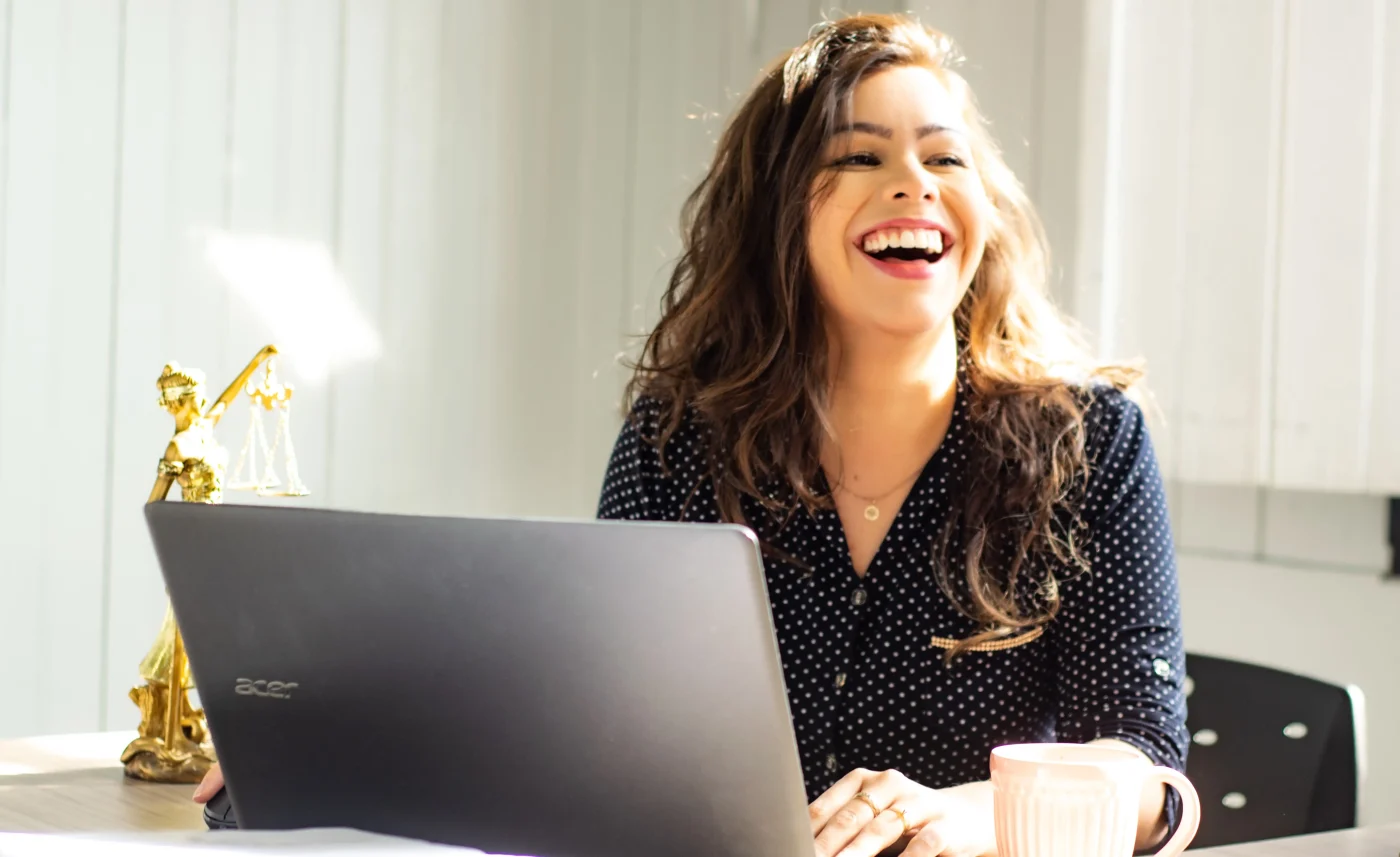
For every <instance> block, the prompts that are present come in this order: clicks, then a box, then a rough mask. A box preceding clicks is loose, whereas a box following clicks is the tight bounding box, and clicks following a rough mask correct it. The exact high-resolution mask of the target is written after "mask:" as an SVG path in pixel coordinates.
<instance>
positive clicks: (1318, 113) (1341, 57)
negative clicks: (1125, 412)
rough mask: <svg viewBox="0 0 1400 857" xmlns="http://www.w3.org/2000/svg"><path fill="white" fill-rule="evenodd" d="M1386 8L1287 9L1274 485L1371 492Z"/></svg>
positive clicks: (1335, 1)
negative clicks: (1376, 194)
mask: <svg viewBox="0 0 1400 857" xmlns="http://www.w3.org/2000/svg"><path fill="white" fill-rule="evenodd" d="M1383 3H1384V0H1328V2H1326V3H1318V2H1308V0H1294V2H1293V3H1292V4H1291V7H1290V16H1289V18H1290V20H1289V25H1290V26H1289V58H1288V76H1287V95H1286V98H1287V102H1286V106H1285V111H1284V117H1285V118H1284V167H1283V169H1284V177H1283V200H1282V207H1281V218H1282V220H1281V225H1280V229H1281V232H1280V253H1279V255H1280V261H1279V274H1278V276H1279V286H1278V289H1279V292H1278V336H1277V340H1276V348H1275V352H1274V367H1273V374H1274V449H1273V454H1274V462H1273V479H1272V482H1273V484H1275V485H1277V486H1279V487H1284V488H1298V489H1329V490H1341V491H1346V490H1351V491H1360V490H1364V489H1365V488H1366V487H1367V476H1366V455H1367V449H1368V443H1367V435H1368V433H1369V430H1370V427H1371V414H1370V410H1369V404H1370V381H1371V369H1372V360H1373V359H1374V356H1373V351H1372V343H1373V336H1374V312H1375V306H1374V299H1373V294H1374V287H1375V276H1376V272H1375V267H1374V263H1375V258H1376V255H1375V253H1376V241H1375V239H1376V231H1375V227H1376V223H1375V215H1376V209H1375V207H1374V204H1373V188H1374V186H1375V182H1376V180H1377V179H1378V175H1377V170H1376V167H1377V155H1378V146H1376V145H1375V136H1374V135H1375V133H1376V131H1377V124H1376V123H1377V119H1378V116H1377V110H1376V107H1377V105H1378V104H1379V100H1378V95H1379V86H1380V78H1379V75H1378V74H1377V71H1378V69H1380V68H1381V67H1382V66H1381V64H1380V62H1379V60H1380V55H1379V51H1380V49H1381V45H1380V44H1379V40H1378V39H1377V37H1376V36H1377V33H1378V29H1377V28H1378V27H1380V25H1381V24H1382V23H1383V20H1382V13H1381V9H1382V7H1383Z"/></svg>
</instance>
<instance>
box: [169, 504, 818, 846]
mask: <svg viewBox="0 0 1400 857" xmlns="http://www.w3.org/2000/svg"><path fill="white" fill-rule="evenodd" d="M146 520H147V525H148V527H149V529H150V533H151V536H152V539H153V541H154V544H155V548H156V554H157V556H158V558H159V561H160V568H161V573H162V575H163V576H164V578H165V582H166V585H167V589H168V591H169V593H170V598H171V603H172V605H173V607H174V610H175V613H176V616H177V617H178V619H179V622H180V626H181V629H182V631H183V633H184V637H185V645H186V649H187V651H188V653H189V657H190V666H191V669H192V671H193V673H194V677H195V683H196V685H197V687H198V691H199V698H200V702H201V704H202V705H203V707H204V710H205V713H206V716H207V717H208V721H209V727H210V732H211V734H212V737H213V741H214V745H215V749H216V751H217V752H218V755H219V758H220V759H221V762H222V765H223V769H224V775H225V780H226V782H227V786H228V793H229V796H230V798H231V799H232V801H233V808H234V811H235V813H236V815H237V818H238V823H239V826H240V827H241V828H244V829H263V830H277V829H296V828H311V827H351V828H356V829H360V830H365V831H370V832H375V833H383V834H388V835H395V836H407V837H413V838H416V839H423V840H427V841H429V842H438V843H444V844H453V845H466V846H471V847H473V848H478V849H481V850H483V851H486V852H492V853H506V854H523V855H534V857H656V855H660V854H665V855H675V857H683V855H692V854H693V855H706V857H728V855H734V857H738V855H744V857H751V855H755V854H763V855H766V857H788V855H791V857H811V855H812V853H813V847H812V837H811V832H810V828H809V826H808V821H807V813H806V793H805V791H804V788H803V782H802V775H801V769H800V766H799V763H798V756H797V747H796V742H795V738H794V735H793V732H792V725H791V721H790V719H789V714H788V707H787V699H786V695H785V693H784V688H783V677H782V668H781V664H780V661H779V657H778V651H777V646H776V641H775V637H774V634H773V629H772V624H771V618H770V614H769V608H768V601H767V594H766V590H765V583H764V576H763V569H762V563H761V559H760V554H759V551H758V547H757V544H756V543H755V541H754V538H753V536H752V534H751V533H750V532H749V531H748V530H746V529H744V528H742V527H734V526H727V525H697V524H663V523H624V522H616V521H552V520H506V519H481V518H448V517H426V516H407V515H387V514H370V513H364V512H350V511H332V510H323V509H308V508H271V507H265V506H241V505H205V504H198V503H175V502H169V503H154V504H150V505H148V506H146Z"/></svg>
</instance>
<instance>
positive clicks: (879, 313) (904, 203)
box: [807, 66, 992, 336]
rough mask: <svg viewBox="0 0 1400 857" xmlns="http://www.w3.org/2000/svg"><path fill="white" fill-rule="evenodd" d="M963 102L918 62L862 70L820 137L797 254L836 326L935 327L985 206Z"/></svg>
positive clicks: (959, 281)
mask: <svg viewBox="0 0 1400 857" xmlns="http://www.w3.org/2000/svg"><path fill="white" fill-rule="evenodd" d="M962 106H963V105H962V104H961V103H960V101H959V99H958V98H957V97H956V96H955V95H953V94H952V93H950V92H949V91H948V89H947V88H946V87H945V86H944V85H943V83H942V82H941V81H940V80H939V79H938V77H937V76H936V75H935V74H934V73H933V72H932V71H930V70H929V69H927V68H923V67H921V66H899V67H895V68H890V69H885V70H883V71H880V72H878V73H877V74H875V75H873V76H870V77H867V78H866V79H865V80H863V81H861V83H860V84H858V85H857V87H856V90H855V92H854V94H853V99H852V109H851V121H850V123H849V125H847V126H845V127H844V128H843V129H842V130H840V131H839V132H838V133H837V134H836V135H835V136H834V137H833V138H832V139H831V140H830V141H828V143H827V147H826V150H825V151H824V152H823V154H822V163H823V164H824V169H823V176H822V179H826V180H829V181H830V182H831V183H830V185H829V186H828V188H829V191H828V195H827V196H825V197H824V198H822V199H820V200H819V201H816V202H814V204H813V208H812V212H811V218H810V225H809V228H808V233H807V253H808V256H809V258H810V260H811V264H812V271H813V274H814V276H815V278H816V285H817V289H818V291H819V293H820V295H821V298H822V301H823V303H824V305H825V308H826V311H827V313H828V314H829V317H830V319H829V320H830V321H834V322H835V323H836V325H837V328H838V330H841V331H844V332H847V333H853V332H857V331H878V332H883V333H887V334H894V335H903V336H909V335H918V334H921V333H927V332H930V331H933V330H937V329H940V328H941V327H942V325H943V324H944V322H946V321H947V320H948V318H949V317H951V315H952V314H953V311H954V310H955V309H956V308H957V305H958V303H959V301H961V300H962V297H963V295H964V294H965V293H966V291H967V287H968V285H969V284H970V283H971V282H972V276H973V274H974V273H976V271H977V266H978V264H980V263H981V261H982V253H983V250H984V249H985V247H986V242H987V231H988V229H989V225H990V224H989V220H990V217H991V214H992V211H991V206H990V203H989V201H988V199H987V196H986V192H985V191H984V190H983V187H982V181H981V178H980V177H979V176H978V174H977V168H976V165H975V164H974V163H973V160H972V147H971V142H970V141H969V139H968V135H967V130H966V127H965V123H964V121H963V116H962Z"/></svg>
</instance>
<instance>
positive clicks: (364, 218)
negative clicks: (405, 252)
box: [312, 0, 397, 509]
mask: <svg viewBox="0 0 1400 857" xmlns="http://www.w3.org/2000/svg"><path fill="white" fill-rule="evenodd" d="M393 19H394V0H352V2H347V3H346V4H345V8H344V20H343V22H342V31H343V34H344V35H343V43H342V47H341V57H340V69H341V76H340V80H339V86H338V91H337V93H336V101H337V103H338V104H339V110H340V122H339V136H338V138H337V140H336V141H335V149H336V151H337V152H338V153H339V155H338V157H337V158H336V159H335V166H336V171H337V172H336V182H337V188H338V194H337V199H338V205H337V208H336V218H337V219H336V227H335V234H336V248H335V249H336V254H335V255H336V259H337V260H338V262H339V267H340V271H341V273H342V275H343V276H344V278H345V285H346V290H347V291H348V293H349V299H350V301H351V302H352V305H353V306H354V308H355V310H356V311H357V312H360V313H363V314H364V315H365V316H366V317H368V318H370V319H374V320H375V326H376V334H380V333H382V332H381V331H380V330H378V329H377V328H378V327H379V325H378V319H379V318H380V317H381V316H382V314H383V313H382V307H383V306H384V305H385V303H386V302H387V300H388V295H387V294H386V292H388V286H387V284H389V283H392V280H391V279H390V277H389V276H388V273H389V272H388V270H387V267H386V266H387V255H386V251H385V247H384V236H385V229H386V227H387V224H388V223H389V215H388V212H387V211H386V208H385V201H386V199H387V198H388V195H389V193H390V189H389V188H388V187H387V185H386V182H385V180H384V173H383V171H382V165H383V164H384V163H385V159H386V158H387V156H388V151H389V145H390V135H391V134H392V133H393V132H392V129H391V128H390V127H389V125H388V116H389V109H390V108H389V95H390V92H391V87H390V81H389V74H388V70H389V63H390V60H391V58H392V53H391V51H390V40H391V37H392V35H393V32H394V28H393ZM382 373H383V366H382V362H381V361H380V360H371V361H367V362H363V363H357V364H354V365H351V366H347V367H346V368H345V369H344V371H342V372H340V373H337V374H335V375H334V376H332V377H331V379H330V380H329V382H328V386H327V391H326V396H327V399H328V407H329V410H330V417H329V420H328V423H327V433H326V458H327V467H326V477H325V478H326V483H325V484H324V485H321V486H316V488H314V489H313V490H320V491H322V492H324V493H325V495H326V496H330V497H334V498H335V501H336V503H337V504H338V505H340V506H343V507H346V508H355V509H372V508H377V507H379V505H380V502H381V501H380V499H379V498H380V497H381V496H382V492H383V486H384V485H385V484H386V481H387V480H388V479H389V477H390V475H391V474H392V473H393V472H394V471H393V468H394V467H395V466H396V465H397V461H396V458H397V456H395V455H394V454H393V452H394V449H393V441H394V438H393V437H392V436H389V435H386V434H385V433H384V432H376V431H375V430H374V425H375V422H376V420H377V418H378V417H380V416H381V415H382V414H383V413H384V412H383V410H382V409H381V407H380V405H379V402H378V401H377V399H378V393H379V391H380V389H381V384H382V383H383V374H382ZM312 502H315V500H314V499H313V500H312Z"/></svg>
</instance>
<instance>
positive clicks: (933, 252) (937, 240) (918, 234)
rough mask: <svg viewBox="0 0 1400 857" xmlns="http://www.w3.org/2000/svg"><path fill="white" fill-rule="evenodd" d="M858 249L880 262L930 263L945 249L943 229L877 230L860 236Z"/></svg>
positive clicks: (940, 257) (939, 256) (941, 255)
mask: <svg viewBox="0 0 1400 857" xmlns="http://www.w3.org/2000/svg"><path fill="white" fill-rule="evenodd" d="M861 249H862V250H864V251H865V254H866V255H867V256H870V257H871V258H873V259H878V260H879V261H881V262H928V263H930V264H932V263H935V262H937V261H938V260H939V259H942V258H943V254H944V253H945V252H946V248H945V247H944V240H943V232H942V231H941V230H938V229H877V230H875V231H874V232H869V233H866V235H865V237H863V238H862V239H861Z"/></svg>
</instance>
